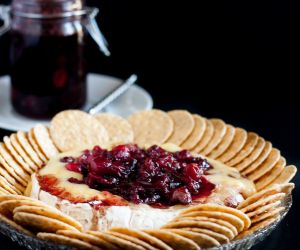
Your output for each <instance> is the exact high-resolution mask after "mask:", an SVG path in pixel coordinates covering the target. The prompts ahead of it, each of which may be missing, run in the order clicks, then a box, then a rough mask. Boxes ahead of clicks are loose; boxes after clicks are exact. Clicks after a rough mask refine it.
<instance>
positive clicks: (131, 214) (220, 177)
mask: <svg viewBox="0 0 300 250" xmlns="http://www.w3.org/2000/svg"><path fill="white" fill-rule="evenodd" d="M162 147H163V148H164V149H165V150H167V151H170V152H174V151H179V150H181V149H180V148H179V147H177V146H175V145H173V144H165V145H163V146H162ZM79 155H81V152H68V153H63V154H60V155H57V156H55V157H53V158H52V159H51V160H50V161H49V162H48V164H47V165H46V166H45V167H44V168H43V169H41V170H40V171H39V172H38V175H39V176H47V175H52V176H55V177H56V178H57V179H58V183H57V187H59V188H63V189H65V190H66V191H67V192H69V193H70V194H72V196H74V198H77V197H80V198H83V199H84V200H87V201H88V200H91V199H92V198H93V199H94V200H95V199H96V200H99V201H101V200H103V199H105V195H104V194H103V192H101V191H98V190H95V189H92V188H90V187H89V186H87V185H85V184H75V183H71V182H69V181H68V179H69V178H72V177H73V178H76V179H79V180H82V178H83V177H82V175H81V174H79V173H75V172H72V171H69V170H67V169H66V168H65V163H62V162H60V159H61V158H62V157H64V156H73V157H78V156H79ZM195 156H199V155H195ZM200 156H201V155H200ZM201 157H203V156H201ZM203 158H205V157H203ZM206 159H207V161H208V162H209V163H210V164H211V165H212V166H213V168H212V169H210V170H208V174H207V175H205V177H206V178H207V179H208V180H209V181H210V182H212V183H214V184H215V185H216V188H215V190H213V192H212V193H211V195H209V196H208V197H203V198H200V199H197V200H196V201H195V203H215V204H220V205H228V204H233V205H235V206H236V205H238V204H239V203H240V202H242V201H243V200H244V198H245V197H248V196H249V195H251V194H252V193H254V192H255V186H254V184H253V182H251V181H249V180H247V179H245V178H242V177H241V175H240V173H239V172H238V170H236V169H234V168H230V167H228V166H226V165H224V164H222V163H220V162H218V161H215V160H212V159H209V158H206ZM26 192H27V193H28V194H30V196H31V197H34V198H36V199H39V200H41V201H43V202H45V203H47V204H48V205H51V206H53V207H56V208H58V209H59V210H60V211H62V212H63V213H65V214H67V215H69V216H71V217H73V218H74V219H76V220H78V221H79V222H81V224H82V225H83V226H84V229H85V230H100V231H102V230H107V229H109V228H111V227H117V226H120V227H130V228H135V229H157V228H160V227H161V226H162V225H164V224H166V223H167V222H169V221H171V220H172V219H174V218H175V217H176V216H177V215H178V214H179V213H180V212H181V211H182V210H183V209H185V208H186V207H187V206H182V205H178V206H172V207H169V208H167V209H159V208H153V207H150V206H148V205H145V204H139V205H135V204H131V203H128V205H127V206H102V207H100V208H99V209H96V208H94V207H93V206H91V205H90V204H89V203H77V204H74V203H72V202H71V201H69V200H65V199H61V198H59V197H56V196H54V195H52V194H50V193H48V192H45V191H44V190H42V189H41V187H40V183H39V181H38V179H37V176H36V175H35V174H34V175H33V176H32V183H31V185H29V188H28V190H27V191H26ZM241 194H242V195H243V196H242V195H241ZM112 196H114V197H119V196H116V195H112Z"/></svg>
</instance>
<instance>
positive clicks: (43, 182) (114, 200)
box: [37, 175, 128, 209]
mask: <svg viewBox="0 0 300 250" xmlns="http://www.w3.org/2000/svg"><path fill="white" fill-rule="evenodd" d="M37 178H38V181H39V184H40V187H41V189H42V190H44V191H46V192H48V193H50V194H52V195H55V196H57V197H59V198H61V199H64V200H68V201H70V202H72V203H75V204H76V203H89V204H90V205H92V206H94V207H95V208H96V209H97V208H100V207H101V206H127V205H128V202H127V201H125V200H124V199H123V198H121V197H118V196H114V195H112V194H111V193H109V192H102V195H103V196H104V199H102V200H101V201H99V199H98V197H92V198H90V199H89V200H87V199H85V198H84V197H82V196H80V194H79V195H77V196H74V194H71V193H70V192H68V191H66V190H65V189H64V188H62V187H59V186H58V184H59V180H58V179H57V178H56V177H55V176H53V175H45V176H37ZM78 183H79V182H78Z"/></svg>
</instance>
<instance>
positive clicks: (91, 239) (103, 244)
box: [56, 230, 119, 250]
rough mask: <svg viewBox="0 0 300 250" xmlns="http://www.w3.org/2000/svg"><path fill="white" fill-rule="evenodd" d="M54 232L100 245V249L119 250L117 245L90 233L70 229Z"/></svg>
mask: <svg viewBox="0 0 300 250" xmlns="http://www.w3.org/2000/svg"><path fill="white" fill-rule="evenodd" d="M56 233H57V234H59V235H64V236H66V237H69V238H74V239H79V240H81V241H84V242H87V243H89V244H91V245H94V246H97V247H100V248H101V249H111V250H119V248H118V247H117V246H115V245H113V244H111V243H109V242H108V241H105V240H102V239H100V238H99V237H96V236H94V235H92V234H88V233H81V232H76V231H70V230H58V231H57V232H56Z"/></svg>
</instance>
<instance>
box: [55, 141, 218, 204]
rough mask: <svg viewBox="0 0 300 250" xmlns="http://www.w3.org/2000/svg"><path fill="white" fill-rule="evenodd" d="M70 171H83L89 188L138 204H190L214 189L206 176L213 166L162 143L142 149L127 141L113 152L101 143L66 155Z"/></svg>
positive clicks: (65, 161) (63, 159)
mask: <svg viewBox="0 0 300 250" xmlns="http://www.w3.org/2000/svg"><path fill="white" fill-rule="evenodd" d="M61 162H64V163H66V166H65V167H66V168H67V169H68V170H70V171H74V172H77V173H81V174H82V175H83V181H80V180H77V179H74V178H70V179H69V181H70V182H72V183H85V184H87V185H88V186H89V187H90V188H93V189H97V190H100V191H108V192H111V193H112V194H115V195H119V196H121V197H123V198H125V199H126V200H128V201H131V202H133V203H135V204H140V203H145V204H149V205H152V206H170V205H176V204H190V203H192V201H193V199H198V198H199V197H207V196H209V195H210V193H211V191H212V190H213V189H214V188H215V185H214V184H212V183H211V182H209V181H208V180H207V179H206V178H205V177H204V174H205V172H206V171H207V170H208V169H210V168H212V166H211V165H210V164H209V163H208V162H207V161H206V160H204V159H202V158H200V157H194V156H192V154H191V153H190V152H188V151H187V150H183V151H179V152H175V153H171V152H168V151H166V150H164V149H162V148H160V147H159V146H156V145H154V146H152V147H150V148H149V149H141V148H139V147H138V146H137V145H133V144H127V145H120V146H116V147H115V148H113V149H112V150H111V151H108V150H105V149H102V148H100V147H98V146H96V147H94V148H93V149H92V150H85V151H84V152H83V154H82V155H81V156H80V157H78V158H73V157H64V158H62V159H61Z"/></svg>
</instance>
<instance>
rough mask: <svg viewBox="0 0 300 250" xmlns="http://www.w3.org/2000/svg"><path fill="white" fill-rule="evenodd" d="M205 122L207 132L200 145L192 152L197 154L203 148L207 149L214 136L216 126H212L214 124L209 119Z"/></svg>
mask: <svg viewBox="0 0 300 250" xmlns="http://www.w3.org/2000/svg"><path fill="white" fill-rule="evenodd" d="M205 122H206V128H205V132H204V134H203V136H202V138H201V140H200V141H199V142H198V144H197V145H196V146H195V147H194V148H193V149H192V151H194V152H196V153H199V152H200V151H201V150H202V149H203V148H205V146H206V145H207V144H208V143H209V141H210V140H211V138H212V137H213V134H214V126H213V125H212V122H211V121H210V120H208V119H206V120H205Z"/></svg>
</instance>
